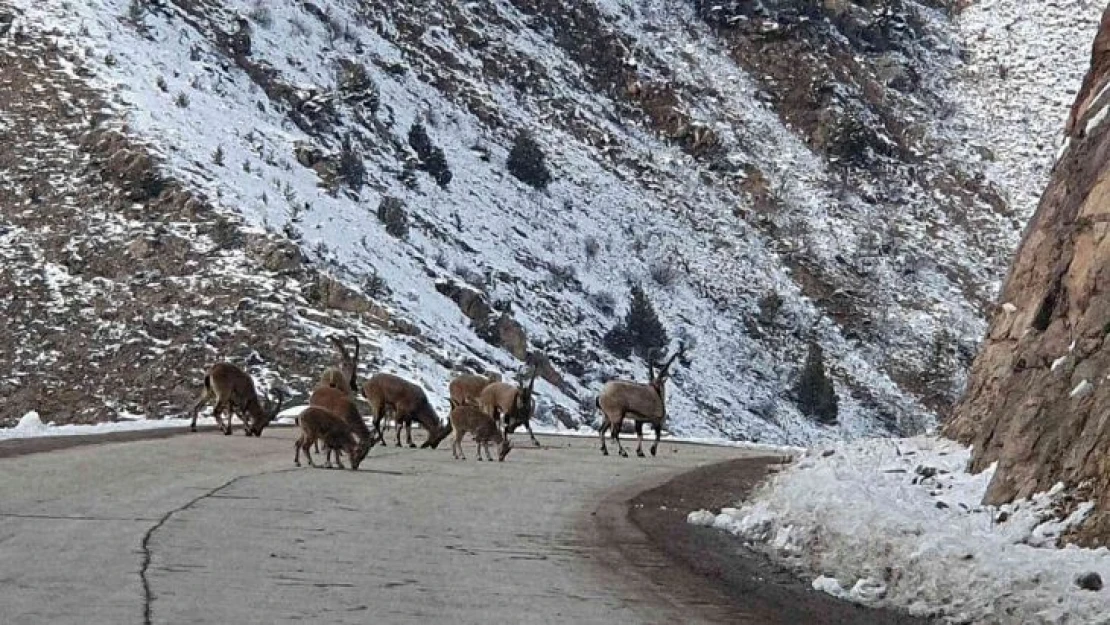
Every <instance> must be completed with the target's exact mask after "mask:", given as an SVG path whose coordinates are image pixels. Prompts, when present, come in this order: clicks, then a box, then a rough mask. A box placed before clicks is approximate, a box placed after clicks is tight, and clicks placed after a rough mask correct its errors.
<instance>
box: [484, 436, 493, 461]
mask: <svg viewBox="0 0 1110 625" xmlns="http://www.w3.org/2000/svg"><path fill="white" fill-rule="evenodd" d="M482 448H483V449H485V450H486V460H489V461H490V462H493V454H491V453H490V452H489V440H488V439H487V440H486V441H484V442H483V443H482Z"/></svg>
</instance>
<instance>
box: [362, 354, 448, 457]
mask: <svg viewBox="0 0 1110 625" xmlns="http://www.w3.org/2000/svg"><path fill="white" fill-rule="evenodd" d="M362 394H363V396H364V397H366V401H367V402H369V403H370V413H371V415H372V416H373V418H374V440H380V441H381V443H382V444H383V445H384V444H385V437H384V436H383V435H382V428H381V422H382V419H383V418H385V413H386V411H387V410H392V411H393V416H394V420H395V421H396V424H397V446H398V447H400V446H401V427H402V426H404V428H405V438H406V440H407V442H408V446H409V447H416V443H413V442H412V422H413V421H416V422H417V423H419V424H420V425H421V427H423V428H424V429H425V430H427V431H428V439H427V440H426V441H424V444H423V445H421V447H431V448H432V449H435V448H436V447H437V446H439V443H440V441H442V440H443V438H444V436H445V433H444V432H443V425H442V424H441V423H440V422H439V415H437V414H436V411H435V409H434V408H432V404H431V403H430V402H429V401H428V396H427V395H426V394H425V393H424V389H422V388H420V387H419V386H417V385H415V384H413V383H412V382H409V381H408V380H405V379H404V378H401V377H398V376H395V375H393V374H390V373H378V374H375V375H373V376H371V377H370V379H369V380H367V381H366V383H365V384H363V386H362Z"/></svg>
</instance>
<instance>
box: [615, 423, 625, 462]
mask: <svg viewBox="0 0 1110 625" xmlns="http://www.w3.org/2000/svg"><path fill="white" fill-rule="evenodd" d="M623 425H624V415H621V416H620V418H619V419H617V422H616V423H614V424H613V440H615V441H617V452H618V453H619V454H620V455H621V458H627V457H628V452H627V451H625V450H624V445H621V426H623Z"/></svg>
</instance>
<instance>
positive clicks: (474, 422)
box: [449, 404, 513, 462]
mask: <svg viewBox="0 0 1110 625" xmlns="http://www.w3.org/2000/svg"><path fill="white" fill-rule="evenodd" d="M449 421H450V422H451V430H452V431H453V432H454V433H455V440H454V442H452V443H451V453H452V454H453V455H454V456H455V459H456V460H466V456H465V455H463V449H462V439H463V437H464V436H466V433H467V432H470V433H472V434H473V435H474V443H475V444H476V445H477V446H478V460H481V459H482V449H483V448H484V449H485V450H486V459H487V460H489V461H490V462H492V461H493V456H492V455H491V454H490V452H489V444H490V441H492V442H494V443H497V444H499V445H500V447H498V449H497V461H498V462H501V461H503V460H505V456H507V455H509V451H511V450H512V448H513V444H512V443H511V442H509V439H508V437H506V436H504V435H503V434H501V429H500V428H499V427H498V426H497V421H495V420H494V419H493V418H492V417H490V416H489V415H488V414H486V413H484V412H482V411H481V410H480V409H479V408H478V407H477V406H474V405H471V404H463V405H461V406H455V407H454V408H452V409H451V415H450V417H449Z"/></svg>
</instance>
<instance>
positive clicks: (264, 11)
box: [247, 0, 274, 30]
mask: <svg viewBox="0 0 1110 625" xmlns="http://www.w3.org/2000/svg"><path fill="white" fill-rule="evenodd" d="M247 19H249V20H250V21H252V22H254V23H255V24H258V25H259V26H261V27H262V28H265V29H266V30H270V29H271V28H273V26H274V14H273V13H272V12H271V11H270V7H268V6H266V4H265V3H264V2H263V0H255V2H254V6H252V7H251V9H250V11H247Z"/></svg>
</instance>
